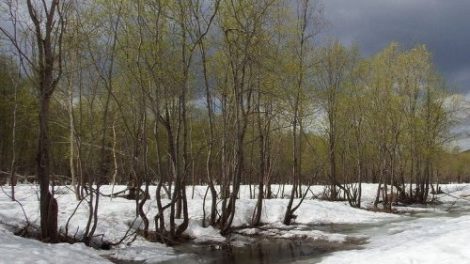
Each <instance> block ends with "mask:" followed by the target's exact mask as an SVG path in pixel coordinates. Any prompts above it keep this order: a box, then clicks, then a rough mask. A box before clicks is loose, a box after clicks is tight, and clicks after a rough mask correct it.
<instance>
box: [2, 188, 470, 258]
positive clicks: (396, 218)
mask: <svg viewBox="0 0 470 264" xmlns="http://www.w3.org/2000/svg"><path fill="white" fill-rule="evenodd" d="M278 187H279V186H273V193H274V194H280V192H281V191H278V190H277V188H278ZM376 187H377V186H376V185H374V184H365V185H364V187H363V192H364V195H363V197H364V200H365V202H364V206H369V205H370V202H371V201H372V200H373V198H374V194H375V191H376ZM124 188H125V186H116V187H115V191H119V190H122V189H124ZM442 188H443V190H444V191H445V192H446V193H449V194H450V195H441V196H440V200H442V201H444V202H445V203H446V204H445V205H443V206H440V207H439V208H438V209H434V208H413V209H409V208H408V209H406V211H410V213H413V214H416V213H422V214H426V213H430V215H432V217H424V218H415V217H408V216H403V215H392V214H385V213H378V212H372V211H367V210H363V209H355V208H351V207H349V206H348V205H347V204H346V203H344V202H328V201H320V200H312V199H309V197H307V199H306V200H305V201H304V203H303V204H302V205H301V206H300V207H299V209H298V211H297V212H296V214H297V215H298V217H297V219H296V221H295V223H296V224H297V225H296V227H295V228H286V227H285V226H283V225H282V224H281V221H282V218H283V216H284V212H285V208H286V204H287V199H270V200H265V201H264V204H263V208H264V209H263V215H262V222H263V223H264V224H265V226H264V227H263V228H260V229H253V228H249V229H248V228H247V229H242V230H239V231H238V233H240V234H244V235H263V236H266V237H274V238H281V239H282V238H286V239H311V240H323V241H329V242H331V243H344V242H345V241H348V238H355V237H356V238H357V237H361V236H362V237H363V236H364V235H366V236H367V237H369V240H368V242H369V243H367V244H365V245H363V247H364V248H363V249H360V250H348V251H341V252H335V253H332V254H330V255H328V256H326V257H325V258H324V259H323V260H322V261H324V262H325V263H376V262H377V261H379V260H380V262H381V263H422V262H424V263H457V262H456V260H459V261H458V263H465V260H467V261H468V263H470V255H469V254H470V253H468V252H466V251H465V250H466V245H468V244H469V243H470V211H468V209H469V204H470V202H469V201H468V198H467V197H466V196H467V195H469V194H470V185H446V186H443V187H442ZM288 189H289V188H286V189H285V190H284V191H285V193H286V194H287V193H290V192H289V190H288ZM16 190H17V191H16V197H17V199H18V201H19V202H20V203H21V204H22V205H23V207H24V210H25V212H26V215H27V217H28V219H29V221H30V222H31V223H33V224H35V225H38V223H39V209H38V187H37V186H35V185H19V186H17V188H16ZM311 190H312V194H315V195H318V194H321V193H322V191H323V186H313V187H312V188H311ZM4 191H5V193H3V192H0V263H64V260H67V262H69V263H74V261H75V262H76V263H78V262H80V263H109V260H108V259H110V260H117V259H119V260H126V261H141V262H143V261H147V262H145V263H158V262H161V261H167V260H178V259H187V256H185V254H183V253H181V252H177V251H175V249H174V248H171V247H167V246H165V245H162V244H159V243H151V242H147V241H145V240H143V239H141V238H139V237H138V238H137V239H135V240H132V238H133V236H131V237H129V239H127V240H126V241H125V243H122V244H121V245H119V246H117V247H116V248H113V249H112V250H108V251H97V250H94V249H91V248H88V247H85V246H84V245H82V244H74V245H69V244H56V245H48V244H44V243H41V242H38V241H34V240H30V239H26V238H21V237H18V236H15V235H13V234H12V230H13V229H14V228H15V227H22V226H24V225H25V223H26V220H25V217H24V214H23V211H22V210H21V207H20V206H19V205H18V204H17V203H15V202H12V201H10V200H9V198H8V196H7V194H8V193H9V188H7V187H6V186H5V187H4ZM205 191H206V187H204V186H196V188H195V189H194V199H191V197H192V196H193V195H192V188H191V187H189V188H188V190H187V193H188V194H187V196H188V197H189V199H190V200H189V201H188V208H189V215H190V225H189V228H188V230H187V231H186V232H187V234H188V235H189V236H191V237H193V238H194V242H196V243H199V242H205V243H224V242H228V241H227V238H225V237H223V236H221V235H220V234H219V232H218V230H216V229H214V228H212V227H208V228H203V227H202V226H201V219H202V197H203V196H204V193H205ZM101 192H102V193H110V192H111V186H104V187H103V188H102V190H101ZM151 193H152V194H153V193H155V192H154V188H151ZM249 193H250V191H249V188H248V187H247V186H243V188H242V189H241V194H240V197H241V198H240V199H239V200H238V201H237V209H236V216H235V218H234V221H233V224H234V226H238V227H242V226H248V225H249V224H250V222H251V217H252V215H253V210H254V207H255V203H256V201H255V200H252V199H249ZM56 196H57V199H58V203H59V210H60V211H59V225H60V227H61V230H62V231H64V230H65V226H66V223H67V221H68V220H69V218H70V216H71V215H72V212H73V211H74V210H75V208H76V207H77V202H76V201H75V198H74V195H73V193H72V191H71V190H70V189H69V188H68V187H65V186H64V187H58V188H56ZM469 197H470V196H469ZM297 202H298V200H297ZM209 204H210V203H209V202H206V210H209V206H210V205H209ZM454 209H455V210H456V211H458V214H452V213H450V214H449V213H448V212H447V211H448V210H450V211H452V210H454ZM145 210H146V211H147V213H148V216H149V217H150V218H151V219H152V218H153V216H154V215H155V213H156V211H157V208H156V203H155V201H154V200H152V201H149V202H148V203H147V205H146V208H145ZM403 210H405V209H402V211H403ZM465 212H468V214H469V215H465ZM87 216H88V208H87V205H86V203H82V204H81V205H80V206H79V207H78V209H77V212H76V214H75V215H74V216H73V217H72V218H71V219H70V221H69V225H68V232H69V234H76V235H77V236H80V234H81V232H82V230H84V228H85V225H86V220H87ZM449 216H452V217H449ZM139 224H140V221H139V219H136V217H135V202H134V201H129V200H126V199H123V198H113V199H112V200H111V199H110V198H109V197H102V199H101V201H100V211H99V221H98V228H97V230H96V232H95V234H96V235H100V237H102V238H103V239H105V240H107V241H111V242H113V241H118V240H119V239H121V238H122V237H123V236H124V235H125V234H126V232H128V230H129V228H130V227H132V228H134V229H135V228H137V227H138V226H139ZM336 224H338V225H364V226H367V225H370V226H374V227H376V228H377V227H379V228H378V229H374V228H369V229H361V230H360V231H358V232H352V233H351V232H349V233H348V234H341V232H339V233H338V232H329V231H325V230H323V231H321V230H314V229H315V225H336ZM312 229H313V230H312ZM131 240H132V243H130V244H129V242H131ZM232 242H233V241H232ZM233 244H236V243H233ZM25 249H26V250H27V252H28V254H24V252H25V251H24V250H25ZM433 255H436V256H434V257H433ZM446 261H447V262H446ZM462 261H463V262H462ZM307 262H308V261H307Z"/></svg>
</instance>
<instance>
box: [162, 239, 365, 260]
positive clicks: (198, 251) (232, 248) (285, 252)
mask: <svg viewBox="0 0 470 264" xmlns="http://www.w3.org/2000/svg"><path fill="white" fill-rule="evenodd" d="M236 239H237V241H242V240H244V239H246V238H242V237H241V236H239V235H237V237H236ZM246 243H247V244H244V245H243V246H240V245H230V244H227V245H219V246H215V247H214V246H197V245H184V246H180V247H179V248H176V250H177V251H180V252H183V253H186V254H189V255H188V257H187V259H175V260H171V261H167V262H163V263H175V264H176V263H210V264H212V263H214V264H215V263H226V264H229V263H240V264H244V263H247V264H250V263H260V264H261V263H263V264H264V263H289V262H293V261H297V260H306V259H308V260H311V261H312V262H310V263H315V262H316V261H319V260H321V258H322V257H323V256H325V255H326V254H328V253H330V252H333V251H337V250H346V249H358V248H359V247H360V244H361V243H362V242H360V241H346V242H345V243H339V242H329V241H313V240H308V239H273V238H271V239H266V238H250V239H249V241H246ZM182 260H184V262H182Z"/></svg>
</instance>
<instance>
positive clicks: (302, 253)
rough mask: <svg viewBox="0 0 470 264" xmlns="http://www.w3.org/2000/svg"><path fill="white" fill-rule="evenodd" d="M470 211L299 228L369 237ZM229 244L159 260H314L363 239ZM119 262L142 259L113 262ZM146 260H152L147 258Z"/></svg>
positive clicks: (246, 263) (235, 239) (244, 263)
mask: <svg viewBox="0 0 470 264" xmlns="http://www.w3.org/2000/svg"><path fill="white" fill-rule="evenodd" d="M469 213H470V207H469V206H468V205H463V204H462V205H458V206H452V207H449V205H439V206H429V207H426V208H420V209H419V210H418V211H409V212H403V213H401V214H403V215H405V216H406V217H399V218H394V219H388V220H383V221H380V222H377V223H368V224H331V225H310V226H304V227H303V229H307V230H308V229H310V230H320V231H324V232H328V233H340V234H345V235H349V236H351V238H354V237H357V236H358V235H360V236H362V237H372V236H377V235H384V234H391V232H394V227H395V226H396V225H397V224H406V222H411V221H414V220H417V219H419V218H434V217H459V216H462V215H465V214H469ZM228 240H229V241H231V242H232V243H228V244H223V245H195V244H190V243H188V244H184V245H180V246H177V247H175V252H176V257H175V258H174V259H172V260H169V261H165V262H160V263H166V264H182V263H207V264H212V263H224V264H231V263H233V264H238V263H240V264H255V263H256V264H265V263H318V262H320V261H321V259H322V258H323V257H325V256H326V255H328V254H331V253H333V252H335V251H340V250H351V249H360V248H361V245H364V244H365V243H367V239H365V238H364V239H350V240H348V241H347V242H346V243H338V242H329V241H318V240H309V239H274V238H269V239H267V238H262V237H249V236H243V235H238V234H234V235H232V236H231V237H230V238H229V239H228ZM113 262H115V263H122V264H137V263H143V262H129V261H127V262H126V261H116V260H114V261H113ZM150 263H152V262H151V261H150Z"/></svg>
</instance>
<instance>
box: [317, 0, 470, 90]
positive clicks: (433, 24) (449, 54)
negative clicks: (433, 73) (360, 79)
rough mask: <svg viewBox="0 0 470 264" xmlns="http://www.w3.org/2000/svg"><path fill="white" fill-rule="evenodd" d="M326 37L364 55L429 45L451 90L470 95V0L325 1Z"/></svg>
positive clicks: (435, 61)
mask: <svg viewBox="0 0 470 264" xmlns="http://www.w3.org/2000/svg"><path fill="white" fill-rule="evenodd" d="M323 6H324V12H325V17H326V19H327V20H328V23H329V26H328V28H327V29H326V31H325V35H329V36H332V37H335V38H338V39H339V40H341V41H342V42H343V43H345V44H351V43H355V44H357V45H358V46H359V47H360V49H361V51H362V53H363V54H364V55H366V56H367V55H371V54H373V53H375V52H377V51H380V50H381V49H383V48H384V47H385V46H387V44H388V43H390V42H391V41H396V42H399V43H400V44H402V45H404V46H405V47H412V46H414V45H415V44H421V43H422V44H425V45H426V46H427V47H428V49H429V50H430V51H431V52H432V53H433V59H434V63H435V64H436V66H437V68H438V70H439V71H440V72H441V73H442V74H443V75H444V77H445V78H446V80H447V82H448V84H449V85H450V87H451V88H454V89H456V90H457V91H459V92H461V93H470V30H469V26H470V0H323Z"/></svg>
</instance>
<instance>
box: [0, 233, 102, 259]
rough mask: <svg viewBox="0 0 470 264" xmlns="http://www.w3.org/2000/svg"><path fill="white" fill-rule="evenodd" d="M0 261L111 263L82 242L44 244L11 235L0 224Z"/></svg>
mask: <svg viewBox="0 0 470 264" xmlns="http://www.w3.org/2000/svg"><path fill="white" fill-rule="evenodd" d="M0 263H2V264H3V263H4V264H11V263H18V264H21V263H25V264H30V263H38V264H42V263H69V264H74V263H77V264H80V263H81V264H83V263H111V262H109V261H107V260H106V259H104V258H102V257H100V256H99V255H98V253H97V251H96V250H94V249H92V248H89V247H86V246H85V245H83V244H73V245H72V244H54V245H52V244H46V243H42V242H40V241H37V240H33V239H26V238H22V237H19V236H15V235H13V234H12V233H11V232H10V231H8V230H6V229H5V228H4V227H2V226H1V225H0Z"/></svg>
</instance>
